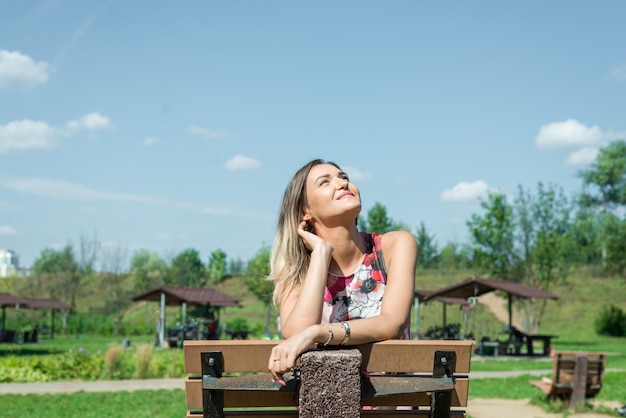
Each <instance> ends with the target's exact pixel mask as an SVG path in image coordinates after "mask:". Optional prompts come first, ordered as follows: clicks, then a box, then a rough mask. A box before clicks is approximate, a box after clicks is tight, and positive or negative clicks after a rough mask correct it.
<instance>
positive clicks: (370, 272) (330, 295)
mask: <svg viewBox="0 0 626 418" xmlns="http://www.w3.org/2000/svg"><path fill="white" fill-rule="evenodd" d="M361 236H362V237H363V240H364V242H365V255H364V256H363V261H362V262H361V264H360V265H359V266H358V267H357V268H356V270H355V272H354V273H352V274H351V275H349V276H339V275H336V274H333V273H331V272H328V279H327V281H326V289H325V290H324V309H323V313H322V318H323V322H339V321H349V320H351V319H358V318H369V317H372V316H376V315H380V308H381V306H382V303H383V295H384V293H385V287H386V283H387V269H386V268H385V260H384V258H383V250H382V246H381V237H382V235H378V234H376V233H371V234H370V233H367V232H361ZM409 338H410V335H409V327H408V326H407V329H406V330H405V331H404V335H403V336H402V339H409Z"/></svg>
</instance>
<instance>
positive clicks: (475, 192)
mask: <svg viewBox="0 0 626 418" xmlns="http://www.w3.org/2000/svg"><path fill="white" fill-rule="evenodd" d="M494 190H496V189H495V188H493V187H491V186H489V185H488V184H487V183H486V182H484V181H483V180H476V181H474V182H471V183H468V182H463V181H462V182H460V183H457V184H456V185H455V186H454V187H452V188H450V189H445V190H444V191H443V192H441V200H443V201H444V202H471V201H475V200H478V199H482V198H486V197H487V194H488V193H489V192H490V191H494Z"/></svg>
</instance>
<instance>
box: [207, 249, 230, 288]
mask: <svg viewBox="0 0 626 418" xmlns="http://www.w3.org/2000/svg"><path fill="white" fill-rule="evenodd" d="M208 270H209V277H210V278H211V280H212V281H213V282H215V283H220V282H221V281H223V280H224V279H225V278H226V277H227V271H226V253H225V252H224V251H222V250H221V249H217V250H215V251H213V252H212V253H211V256H210V257H209V268H208Z"/></svg>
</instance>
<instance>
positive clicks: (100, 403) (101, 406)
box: [0, 389, 186, 418]
mask: <svg viewBox="0 0 626 418" xmlns="http://www.w3.org/2000/svg"><path fill="white" fill-rule="evenodd" d="M0 404H1V405H2V412H1V415H2V417H4V418H21V417H27V416H32V417H44V416H45V417H46V418H72V417H80V418H90V417H93V418H101V417H129V416H133V417H146V418H161V417H162V418H171V417H183V416H185V413H186V409H185V392H184V391H183V390H180V389H179V390H138V391H134V392H110V393H106V392H102V393H92V392H77V393H69V394H50V395H3V396H0Z"/></svg>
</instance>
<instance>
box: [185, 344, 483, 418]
mask: <svg viewBox="0 0 626 418" xmlns="http://www.w3.org/2000/svg"><path fill="white" fill-rule="evenodd" d="M278 343H279V341H267V340H236V341H235V340H207V341H198V340H195V341H194V340H187V341H185V342H184V360H185V372H186V373H187V374H188V377H187V378H186V380H185V392H186V403H187V410H188V411H187V417H188V418H192V417H224V416H228V417H244V416H245V417H251V416H266V417H278V416H280V417H285V416H290V417H297V416H300V417H310V418H321V417H324V416H327V417H352V416H356V417H359V416H370V415H374V416H379V417H391V416H398V415H426V416H431V417H436V418H447V417H450V416H458V417H465V411H464V410H462V409H458V407H465V406H467V399H468V389H469V371H470V361H471V355H472V352H473V349H474V341H456V340H445V341H444V340H426V341H424V340H390V341H383V342H378V343H373V344H364V345H361V346H355V347H345V348H342V349H329V350H313V351H309V352H306V353H304V354H303V355H302V356H301V358H300V360H301V363H300V367H299V370H297V371H296V372H295V373H293V374H292V373H287V374H285V380H286V383H287V385H286V386H284V387H283V386H281V385H280V384H279V383H277V382H272V381H271V375H270V373H269V372H268V370H267V364H268V359H269V357H270V352H271V349H272V347H274V346H275V345H276V344H278ZM365 370H367V371H368V372H370V373H367V374H366V373H362V372H363V371H365ZM371 372H377V373H371ZM364 406H365V407H364ZM380 406H388V407H393V408H387V409H386V410H381V409H376V407H380ZM396 406H406V408H405V409H408V410H396V408H395V407H396ZM368 407H369V408H368Z"/></svg>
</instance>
